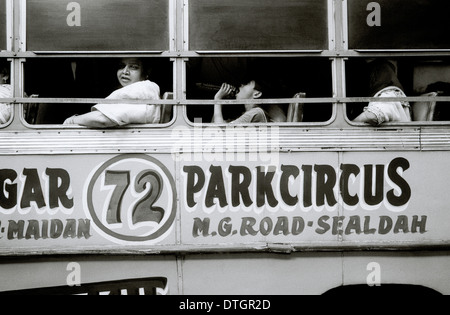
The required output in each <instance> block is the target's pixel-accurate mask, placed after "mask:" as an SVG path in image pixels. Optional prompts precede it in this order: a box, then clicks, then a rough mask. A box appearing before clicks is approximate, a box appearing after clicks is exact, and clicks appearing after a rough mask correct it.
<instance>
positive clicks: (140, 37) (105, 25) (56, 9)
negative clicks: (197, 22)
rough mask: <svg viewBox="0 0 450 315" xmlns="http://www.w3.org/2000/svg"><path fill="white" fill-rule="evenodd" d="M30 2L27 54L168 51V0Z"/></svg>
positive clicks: (34, 0)
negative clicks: (59, 51) (33, 52)
mask: <svg viewBox="0 0 450 315" xmlns="http://www.w3.org/2000/svg"><path fill="white" fill-rule="evenodd" d="M68 3H69V2H67V1H60V0H28V1H27V50H30V51H58V50H61V51H105V50H113V51H153V50H156V51H160V50H161V51H163V50H168V48H169V18H168V14H169V12H168V11H169V10H168V6H169V1H167V0H152V1H147V0H127V1H123V0H95V1H92V0H78V1H77V2H71V3H69V4H68Z"/></svg>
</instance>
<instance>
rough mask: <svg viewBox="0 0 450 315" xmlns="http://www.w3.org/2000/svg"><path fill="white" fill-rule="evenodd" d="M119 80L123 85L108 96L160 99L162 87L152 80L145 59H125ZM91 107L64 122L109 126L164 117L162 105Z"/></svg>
mask: <svg viewBox="0 0 450 315" xmlns="http://www.w3.org/2000/svg"><path fill="white" fill-rule="evenodd" d="M117 80H118V81H119V83H120V85H121V88H119V89H117V90H116V91H114V92H113V93H112V94H110V95H109V96H108V97H107V98H106V99H123V100H124V99H133V100H137V99H145V100H159V99H160V88H159V86H158V85H157V84H156V83H154V82H152V81H150V80H149V69H148V68H147V67H146V64H145V62H144V61H143V60H142V59H139V58H124V59H122V62H121V64H120V66H119V69H118V70H117ZM91 110H92V111H91V112H89V113H86V114H83V115H74V116H72V117H69V118H68V119H66V121H65V122H64V125H80V126H85V127H90V128H109V127H117V126H124V125H128V124H157V123H159V122H160V120H161V105H152V104H150V105H145V104H126V103H125V104H97V105H94V106H93V107H92V109H91Z"/></svg>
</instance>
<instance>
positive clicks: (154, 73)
mask: <svg viewBox="0 0 450 315" xmlns="http://www.w3.org/2000/svg"><path fill="white" fill-rule="evenodd" d="M129 59H134V58H129ZM141 60H142V62H143V64H144V65H145V66H144V67H145V69H146V70H145V75H146V78H142V80H144V79H146V80H149V81H151V82H153V83H156V85H158V86H159V89H160V96H163V95H164V94H165V93H166V92H172V91H173V83H172V81H173V78H172V76H173V71H172V63H171V61H170V60H169V59H167V58H164V59H161V58H157V59H152V58H142V59H141ZM121 64H122V58H103V59H98V58H86V59H85V58H78V59H69V58H58V59H55V58H38V59H30V60H28V61H27V62H26V63H25V66H24V71H25V75H24V76H25V92H26V94H28V95H38V96H39V97H40V98H87V99H89V98H97V99H98V98H106V97H108V96H109V95H110V94H111V93H112V92H114V91H117V90H118V89H120V88H121V87H122V85H121V82H120V80H119V77H118V70H119V68H120V67H121ZM129 97H131V96H129ZM129 97H127V96H124V97H123V98H124V99H126V98H129ZM136 98H140V97H136ZM93 105H95V104H71V103H70V104H67V103H66V104H53V103H52V104H38V105H36V106H35V107H36V108H34V110H31V111H30V112H31V113H32V115H30V114H28V115H27V116H26V121H27V122H28V123H29V124H38V125H40V124H44V125H53V124H63V123H64V122H65V121H66V120H67V119H68V118H70V117H72V116H74V115H83V114H85V113H89V112H91V107H92V106H93Z"/></svg>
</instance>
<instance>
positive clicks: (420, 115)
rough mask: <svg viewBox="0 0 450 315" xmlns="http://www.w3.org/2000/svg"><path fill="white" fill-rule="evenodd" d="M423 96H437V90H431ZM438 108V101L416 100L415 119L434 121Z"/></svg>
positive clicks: (414, 107)
mask: <svg viewBox="0 0 450 315" xmlns="http://www.w3.org/2000/svg"><path fill="white" fill-rule="evenodd" d="M421 96H422V97H436V96H438V93H437V92H431V93H427V94H423V95H421ZM435 110H436V101H431V102H416V103H414V104H413V106H412V111H413V120H414V121H433V120H434V114H435Z"/></svg>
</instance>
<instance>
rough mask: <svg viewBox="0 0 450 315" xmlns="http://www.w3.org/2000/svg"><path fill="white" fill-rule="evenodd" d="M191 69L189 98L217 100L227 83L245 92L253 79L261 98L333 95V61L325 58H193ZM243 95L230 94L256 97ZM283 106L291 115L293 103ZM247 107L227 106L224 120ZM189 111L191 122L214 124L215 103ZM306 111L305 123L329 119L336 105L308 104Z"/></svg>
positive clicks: (189, 73)
mask: <svg viewBox="0 0 450 315" xmlns="http://www.w3.org/2000/svg"><path fill="white" fill-rule="evenodd" d="M187 68H188V70H187V97H188V98H189V99H205V100H213V99H214V97H215V95H216V93H217V92H218V90H219V87H220V86H221V85H222V84H223V83H228V84H230V85H232V86H234V87H237V88H240V91H242V90H243V89H242V85H244V86H245V85H246V84H247V83H249V82H250V81H256V82H259V86H260V87H261V89H262V90H263V92H262V95H261V96H258V98H262V99H275V98H293V97H294V96H295V95H296V94H297V93H305V95H304V96H306V97H308V98H320V97H331V96H332V95H333V93H332V76H331V64H330V61H329V60H328V59H323V58H269V57H265V58H262V57H260V58H244V57H234V58H231V57H230V58H216V57H212V58H192V59H190V60H189V63H188V66H187ZM256 89H258V87H256ZM240 95H241V96H230V97H232V98H233V97H234V98H237V97H243V98H249V97H252V96H251V95H247V96H244V95H243V94H240ZM266 107H267V106H266ZM265 109H266V108H265ZM281 109H282V110H283V112H284V114H285V115H287V113H288V110H289V105H288V104H283V105H281ZM245 110H246V108H245V106H244V105H231V106H230V105H227V106H224V107H223V116H224V119H225V120H228V121H232V120H234V119H237V118H239V117H240V116H241V114H242V113H243V112H245ZM187 113H188V118H189V120H190V121H195V120H196V119H197V120H200V119H201V121H202V122H204V123H210V122H212V118H213V114H214V106H211V105H198V106H195V105H194V106H189V107H188V110H187ZM303 114H304V115H303V117H302V122H325V121H328V120H329V119H330V118H331V116H332V106H331V105H329V104H309V105H305V106H304V109H303ZM270 118H271V117H269V120H270Z"/></svg>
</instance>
